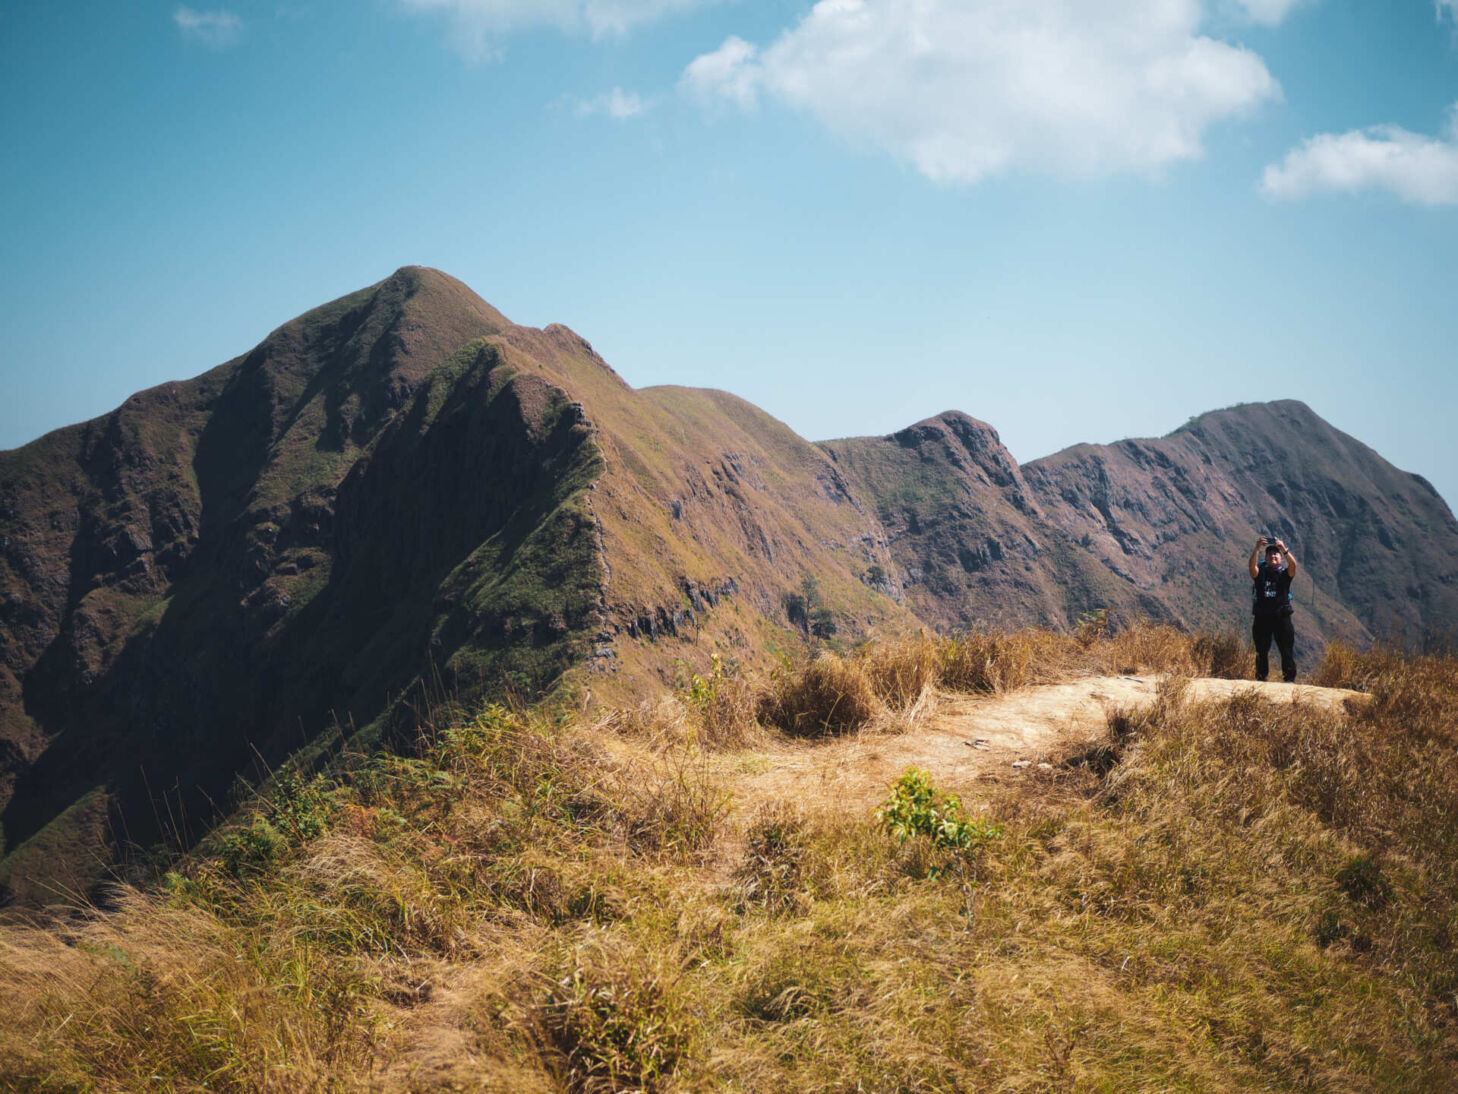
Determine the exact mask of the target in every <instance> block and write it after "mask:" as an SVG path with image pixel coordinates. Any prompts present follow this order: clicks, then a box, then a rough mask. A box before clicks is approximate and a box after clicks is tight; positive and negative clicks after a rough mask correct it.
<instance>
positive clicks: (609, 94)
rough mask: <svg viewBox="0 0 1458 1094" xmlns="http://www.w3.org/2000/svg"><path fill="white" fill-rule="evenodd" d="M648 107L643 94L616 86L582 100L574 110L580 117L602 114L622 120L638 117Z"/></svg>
mask: <svg viewBox="0 0 1458 1094" xmlns="http://www.w3.org/2000/svg"><path fill="white" fill-rule="evenodd" d="M647 109H648V103H647V102H646V101H645V100H644V99H643V97H642V96H641V95H638V94H636V93H635V92H632V91H624V90H623V89H622V88H620V87H615V88H613V89H612V90H611V91H604V92H603V93H602V94H601V95H596V96H594V97H593V98H591V99H583V100H581V101H580V102H578V103H577V104H576V105H575V106H574V107H573V112H574V113H575V114H576V115H577V116H578V117H579V118H591V117H595V116H601V117H608V118H612V119H614V120H615V121H620V122H621V121H627V120H628V119H629V118H636V117H637V116H638V115H639V114H642V113H645V112H646V111H647Z"/></svg>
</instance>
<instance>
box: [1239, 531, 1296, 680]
mask: <svg viewBox="0 0 1458 1094" xmlns="http://www.w3.org/2000/svg"><path fill="white" fill-rule="evenodd" d="M1262 552H1265V556H1266V557H1265V561H1261V553H1262ZM1295 576H1296V556H1295V555H1293V554H1292V553H1291V549H1290V548H1289V547H1287V546H1286V544H1285V542H1284V541H1283V540H1280V539H1277V540H1276V542H1275V543H1268V542H1267V541H1266V537H1265V536H1261V537H1260V538H1259V539H1258V540H1256V545H1255V550H1254V551H1252V552H1251V553H1250V578H1251V580H1252V581H1254V582H1255V601H1254V603H1253V605H1252V610H1253V611H1254V613H1255V620H1254V622H1253V623H1252V624H1251V628H1250V634H1251V637H1252V638H1253V639H1255V648H1256V679H1257V680H1264V679H1265V678H1266V674H1267V673H1268V672H1269V671H1270V667H1271V662H1270V653H1271V639H1272V638H1274V639H1275V640H1276V649H1277V650H1279V651H1280V653H1281V679H1283V680H1285V681H1286V683H1288V684H1290V683H1294V682H1295V680H1296V628H1295V627H1294V626H1293V625H1292V623H1291V579H1292V578H1294V577H1295Z"/></svg>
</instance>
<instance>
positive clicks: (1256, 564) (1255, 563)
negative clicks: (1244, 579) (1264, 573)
mask: <svg viewBox="0 0 1458 1094" xmlns="http://www.w3.org/2000/svg"><path fill="white" fill-rule="evenodd" d="M1265 549H1266V537H1265V536H1261V538H1260V539H1258V540H1256V545H1255V550H1254V551H1252V552H1251V553H1250V579H1251V580H1252V581H1254V580H1255V579H1256V578H1258V577H1260V576H1261V552H1262V551H1264V550H1265Z"/></svg>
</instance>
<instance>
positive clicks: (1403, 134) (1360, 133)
mask: <svg viewBox="0 0 1458 1094" xmlns="http://www.w3.org/2000/svg"><path fill="white" fill-rule="evenodd" d="M1261 189H1262V190H1263V191H1264V192H1265V193H1266V194H1267V195H1268V196H1270V197H1273V198H1304V197H1308V196H1310V195H1312V194H1321V193H1348V194H1349V193H1356V192H1358V191H1362V190H1386V191H1388V192H1390V193H1392V194H1395V195H1397V197H1399V198H1401V199H1402V200H1403V201H1406V202H1411V203H1412V204H1415V205H1458V105H1455V106H1454V108H1453V111H1452V113H1451V114H1450V115H1449V121H1448V131H1447V133H1446V134H1445V136H1444V137H1425V136H1423V135H1422V134H1420V133H1412V132H1409V131H1408V130H1406V129H1402V128H1400V127H1398V126H1395V125H1379V126H1373V127H1372V128H1370V129H1354V130H1352V131H1351V132H1348V133H1321V134H1318V135H1317V136H1315V137H1311V138H1309V139H1308V140H1305V141H1303V142H1302V143H1301V144H1299V145H1297V146H1296V147H1295V148H1293V149H1292V150H1291V151H1290V152H1288V153H1286V158H1285V159H1283V160H1282V161H1281V162H1280V163H1273V164H1271V166H1269V167H1267V168H1266V172H1265V175H1264V177H1263V178H1262V179H1261Z"/></svg>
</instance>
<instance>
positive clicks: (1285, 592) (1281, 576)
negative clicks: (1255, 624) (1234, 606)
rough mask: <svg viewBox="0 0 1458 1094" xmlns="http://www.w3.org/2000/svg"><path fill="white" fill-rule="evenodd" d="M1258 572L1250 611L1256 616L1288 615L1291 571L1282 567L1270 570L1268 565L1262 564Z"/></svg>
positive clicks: (1266, 563)
mask: <svg viewBox="0 0 1458 1094" xmlns="http://www.w3.org/2000/svg"><path fill="white" fill-rule="evenodd" d="M1258 572H1259V576H1258V577H1257V578H1256V579H1255V601H1254V603H1253V604H1252V610H1253V611H1254V612H1255V614H1256V615H1266V616H1270V615H1290V614H1291V571H1290V570H1288V569H1286V568H1285V567H1284V566H1281V567H1279V568H1272V566H1271V565H1270V563H1268V562H1262V563H1261V564H1260V567H1259V571H1258Z"/></svg>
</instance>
